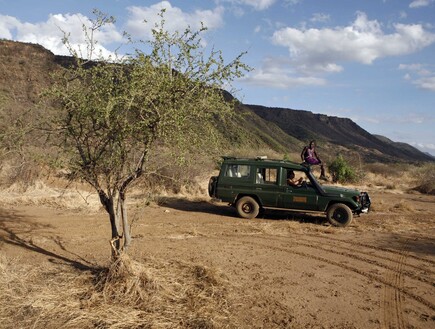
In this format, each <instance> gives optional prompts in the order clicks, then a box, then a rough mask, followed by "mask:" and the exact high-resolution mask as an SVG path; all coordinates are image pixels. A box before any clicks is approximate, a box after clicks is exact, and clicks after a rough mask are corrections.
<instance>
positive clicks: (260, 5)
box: [218, 0, 276, 10]
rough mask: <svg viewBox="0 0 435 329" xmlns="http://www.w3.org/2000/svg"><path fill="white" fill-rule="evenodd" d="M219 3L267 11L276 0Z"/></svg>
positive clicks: (221, 0) (229, 0)
mask: <svg viewBox="0 0 435 329" xmlns="http://www.w3.org/2000/svg"><path fill="white" fill-rule="evenodd" d="M218 2H229V3H231V4H233V5H245V6H251V7H253V8H254V9H255V10H265V9H267V8H269V7H270V6H272V5H273V4H274V3H275V2H276V0H220V1H218Z"/></svg>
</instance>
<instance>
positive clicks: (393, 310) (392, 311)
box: [381, 248, 409, 329]
mask: <svg viewBox="0 0 435 329" xmlns="http://www.w3.org/2000/svg"><path fill="white" fill-rule="evenodd" d="M408 253H409V252H408V251H407V250H406V248H405V249H404V250H403V252H402V254H401V255H399V256H398V257H397V262H396V266H395V268H394V270H391V271H387V272H386V273H385V276H384V277H385V280H386V281H387V282H389V283H391V285H384V287H383V294H382V296H381V297H382V299H381V313H382V314H381V315H382V317H381V319H382V321H383V322H382V328H397V329H405V328H407V322H406V320H405V317H404V312H403V294H402V292H401V290H400V289H397V288H394V287H400V288H402V289H403V287H404V277H403V275H402V267H403V265H404V264H405V262H406V258H407V256H408Z"/></svg>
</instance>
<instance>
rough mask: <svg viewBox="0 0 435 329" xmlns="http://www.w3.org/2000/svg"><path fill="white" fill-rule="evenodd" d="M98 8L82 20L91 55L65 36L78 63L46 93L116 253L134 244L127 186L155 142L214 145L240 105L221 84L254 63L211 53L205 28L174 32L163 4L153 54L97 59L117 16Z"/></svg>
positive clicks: (179, 146) (72, 164)
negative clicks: (220, 124) (103, 33)
mask: <svg viewBox="0 0 435 329" xmlns="http://www.w3.org/2000/svg"><path fill="white" fill-rule="evenodd" d="M96 13H97V15H96V18H95V19H94V20H93V21H92V25H91V26H90V27H85V26H84V27H83V28H84V31H85V36H86V40H87V42H88V58H87V59H83V58H81V56H80V54H78V53H77V51H75V50H74V49H73V48H72V47H71V46H70V44H69V42H68V36H66V37H65V39H64V42H65V44H66V45H67V46H69V49H70V51H71V55H72V57H73V58H74V63H73V65H71V66H70V67H68V68H66V69H65V70H63V71H62V72H61V73H60V74H57V77H56V78H55V79H54V81H55V82H54V84H53V86H52V87H51V88H50V90H49V91H48V93H47V95H48V96H49V99H50V100H51V101H52V102H53V104H54V106H55V109H56V115H55V119H54V120H53V121H54V123H55V124H56V127H57V132H58V133H59V136H62V149H63V150H64V151H65V154H66V155H67V158H68V159H69V161H68V169H69V171H70V174H71V177H73V178H75V179H80V180H83V181H85V182H87V183H88V184H90V185H91V186H92V187H93V188H94V189H95V190H96V192H97V193H98V195H99V198H100V201H101V204H102V205H103V207H104V209H105V210H106V211H107V213H108V215H109V219H110V225H111V231H112V240H111V243H112V250H113V253H112V255H113V256H114V257H116V256H118V255H120V253H122V252H125V251H126V250H127V248H128V246H129V245H130V243H131V232H130V227H129V221H128V217H127V208H126V196H127V191H128V188H129V187H130V186H131V184H132V183H133V182H134V181H136V180H137V179H138V178H139V177H140V176H141V175H142V174H143V173H144V172H145V170H146V166H147V161H148V159H149V158H150V157H151V156H152V154H151V151H152V149H153V146H154V144H155V143H159V145H165V143H166V144H171V145H172V146H173V149H175V150H177V154H176V156H178V157H182V156H183V155H184V154H185V151H187V150H188V149H189V148H192V147H195V148H196V149H198V150H201V149H204V148H206V147H209V146H210V143H211V141H213V140H214V138H215V137H216V136H217V130H216V129H215V127H214V125H213V122H216V121H215V119H216V118H218V117H225V116H226V115H228V114H231V113H232V112H233V104H232V103H230V102H227V101H225V99H224V95H223V93H222V88H223V87H224V86H227V85H228V83H231V81H233V79H234V78H236V77H240V76H242V75H243V73H244V72H246V71H247V70H249V67H248V66H246V65H245V64H243V63H242V62H241V57H242V56H243V53H241V54H240V55H239V56H238V57H236V58H235V59H234V60H233V61H231V62H230V63H225V62H224V59H223V57H222V54H221V52H220V51H215V50H211V51H209V52H206V51H205V48H204V47H202V42H201V38H200V34H201V33H202V32H203V31H205V28H204V27H202V28H201V29H199V30H198V31H192V30H191V29H190V28H187V29H186V30H185V31H184V32H182V33H179V32H173V33H170V32H168V31H167V30H166V29H165V20H164V11H162V12H161V13H160V15H159V16H160V21H159V23H158V24H156V25H155V26H154V27H153V28H152V38H151V40H149V41H146V42H145V45H146V49H150V51H149V53H145V52H144V51H143V50H141V49H140V48H136V49H135V52H134V55H130V56H124V57H123V58H122V60H120V59H119V58H118V57H116V56H115V58H111V59H109V60H107V58H103V57H102V56H101V55H99V56H98V57H97V58H95V59H94V60H92V61H90V60H89V58H90V57H91V56H89V55H92V54H93V53H94V52H95V49H96V42H95V40H94V35H95V33H96V32H98V31H99V30H100V29H101V28H102V27H104V25H105V24H110V23H113V22H114V18H113V17H108V16H106V15H104V14H102V13H100V12H96ZM140 45H142V44H140Z"/></svg>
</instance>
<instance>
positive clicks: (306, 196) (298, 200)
mask: <svg viewBox="0 0 435 329" xmlns="http://www.w3.org/2000/svg"><path fill="white" fill-rule="evenodd" d="M289 170H291V169H289V168H282V169H281V180H280V181H281V193H280V197H279V202H278V206H279V207H280V208H285V209H301V210H318V197H319V194H318V192H317V189H316V188H315V187H314V186H313V185H311V183H310V181H309V178H308V177H307V176H306V174H305V172H303V171H296V170H295V171H294V173H295V175H296V179H298V178H299V177H302V178H303V179H304V181H305V182H304V183H303V184H301V185H300V186H297V187H295V186H291V185H288V184H287V180H286V178H287V171H289Z"/></svg>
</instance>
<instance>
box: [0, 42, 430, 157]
mask: <svg viewBox="0 0 435 329" xmlns="http://www.w3.org/2000/svg"><path fill="white" fill-rule="evenodd" d="M71 63H72V58H70V57H66V56H56V55H54V54H53V53H51V52H50V51H48V50H46V49H45V48H43V47H42V46H39V45H36V44H28V43H21V42H14V41H8V40H0V112H3V113H0V114H3V115H4V114H5V113H9V114H10V113H13V112H20V111H29V113H32V111H31V108H32V106H36V104H37V102H38V99H39V94H40V92H41V91H42V90H43V89H44V88H46V87H47V86H48V85H49V84H50V81H51V77H50V72H52V71H53V70H56V69H59V68H60V67H62V66H68V65H70V64H71ZM228 97H231V96H230V95H228ZM238 110H239V112H240V113H243V115H242V116H240V117H239V118H238V120H237V121H235V122H234V123H233V125H232V126H231V127H230V126H228V127H224V129H226V133H225V135H226V136H228V137H229V138H230V139H231V143H236V144H237V143H239V144H240V145H242V144H244V145H251V146H252V147H269V148H272V149H274V150H276V151H278V152H282V153H286V152H297V151H298V150H300V149H301V147H302V146H303V145H305V144H306V143H307V142H308V141H309V140H311V139H316V140H318V141H319V144H321V147H322V149H323V150H322V151H325V152H328V154H329V156H331V157H332V156H334V155H336V154H337V153H338V152H340V153H344V154H347V155H349V156H355V154H358V157H360V158H362V159H364V160H366V161H379V162H392V161H393V162H394V161H406V162H409V161H434V158H433V157H431V156H429V155H427V154H425V153H423V152H420V151H419V150H417V149H415V148H413V147H412V146H410V145H408V144H403V143H395V142H393V141H390V140H388V139H385V138H382V137H380V136H374V135H372V134H370V133H368V132H367V131H365V130H364V129H362V128H361V127H359V126H358V125H357V124H356V123H355V122H353V121H352V120H350V119H347V118H338V117H331V116H326V115H321V114H314V113H312V112H309V111H300V110H292V109H282V108H267V107H264V106H259V105H244V104H240V105H239V107H238ZM35 113H37V112H35ZM39 113H40V112H39ZM39 115H41V114H39Z"/></svg>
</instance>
